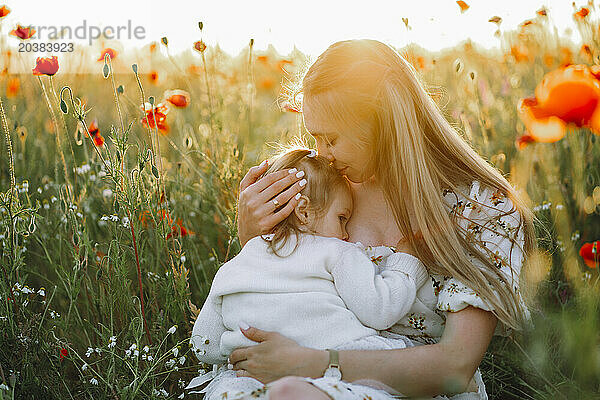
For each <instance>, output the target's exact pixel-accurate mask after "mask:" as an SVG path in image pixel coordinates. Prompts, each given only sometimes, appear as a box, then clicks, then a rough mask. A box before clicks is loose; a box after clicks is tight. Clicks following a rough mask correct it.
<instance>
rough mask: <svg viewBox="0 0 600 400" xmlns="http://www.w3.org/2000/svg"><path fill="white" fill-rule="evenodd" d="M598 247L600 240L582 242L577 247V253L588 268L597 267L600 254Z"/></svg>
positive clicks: (599, 261) (599, 262)
mask: <svg viewBox="0 0 600 400" xmlns="http://www.w3.org/2000/svg"><path fill="white" fill-rule="evenodd" d="M599 248H600V240H596V241H595V242H591V243H584V245H583V246H581V249H579V255H580V256H581V257H582V258H583V262H584V263H585V265H587V266H588V267H590V268H597V267H598V264H600V256H599V255H598V251H599V250H598V249H599Z"/></svg>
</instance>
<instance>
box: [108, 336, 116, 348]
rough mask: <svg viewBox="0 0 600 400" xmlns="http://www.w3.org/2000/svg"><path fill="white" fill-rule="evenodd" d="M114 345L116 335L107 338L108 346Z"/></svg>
mask: <svg viewBox="0 0 600 400" xmlns="http://www.w3.org/2000/svg"><path fill="white" fill-rule="evenodd" d="M116 345H117V337H116V336H111V337H110V339H108V348H109V349H111V348H113V347H115V346H116Z"/></svg>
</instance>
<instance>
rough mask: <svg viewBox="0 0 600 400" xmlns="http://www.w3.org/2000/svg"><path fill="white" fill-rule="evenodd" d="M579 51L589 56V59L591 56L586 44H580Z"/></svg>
mask: <svg viewBox="0 0 600 400" xmlns="http://www.w3.org/2000/svg"><path fill="white" fill-rule="evenodd" d="M580 53H581V54H583V55H584V56H586V57H587V58H589V59H590V60H591V59H592V57H593V53H592V49H591V47H590V46H589V45H587V44H584V45H582V46H581V50H580Z"/></svg>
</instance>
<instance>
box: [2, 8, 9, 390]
mask: <svg viewBox="0 0 600 400" xmlns="http://www.w3.org/2000/svg"><path fill="white" fill-rule="evenodd" d="M0 10H1V9H0ZM0 389H2V390H9V389H8V386H6V384H5V383H3V384H1V385H0Z"/></svg>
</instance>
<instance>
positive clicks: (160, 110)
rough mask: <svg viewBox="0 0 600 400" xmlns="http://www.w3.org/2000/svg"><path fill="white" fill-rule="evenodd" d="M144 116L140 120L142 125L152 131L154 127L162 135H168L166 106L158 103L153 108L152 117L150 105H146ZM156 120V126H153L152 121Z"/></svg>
mask: <svg viewBox="0 0 600 400" xmlns="http://www.w3.org/2000/svg"><path fill="white" fill-rule="evenodd" d="M144 112H145V113H146V116H145V117H144V118H142V125H144V126H149V127H150V128H152V129H154V127H155V126H156V127H157V128H158V131H159V132H160V133H162V134H163V135H166V134H167V133H169V130H170V128H169V125H167V113H168V112H169V107H167V105H166V104H163V103H160V104H157V105H156V106H154V115H153V113H152V106H151V105H150V103H146V109H145V110H144ZM155 119H156V125H155V124H154V120H155Z"/></svg>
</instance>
